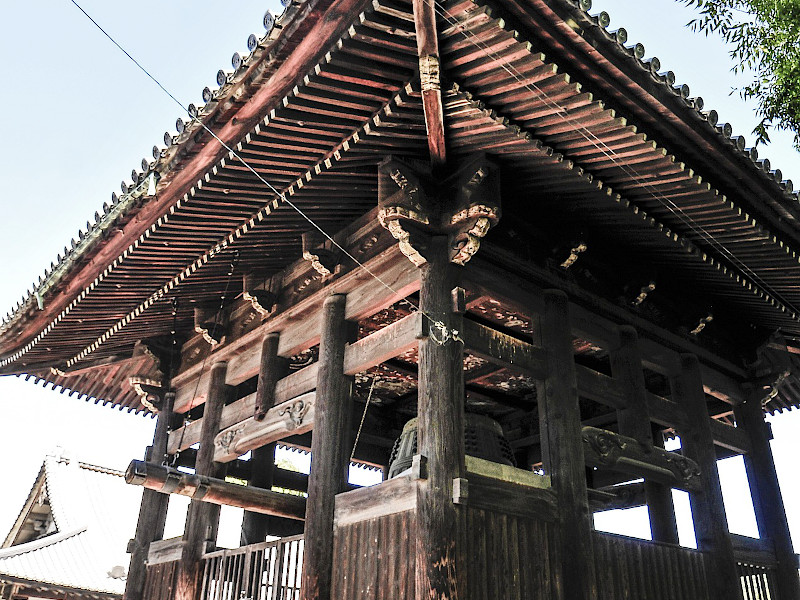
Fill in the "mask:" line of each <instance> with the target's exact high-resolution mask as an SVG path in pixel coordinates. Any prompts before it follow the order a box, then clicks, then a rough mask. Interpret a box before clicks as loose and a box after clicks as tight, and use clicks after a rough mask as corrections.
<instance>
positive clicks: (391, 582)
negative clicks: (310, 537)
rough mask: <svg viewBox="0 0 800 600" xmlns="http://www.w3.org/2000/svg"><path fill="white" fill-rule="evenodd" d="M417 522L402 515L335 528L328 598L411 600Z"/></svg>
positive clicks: (407, 513) (412, 513)
mask: <svg viewBox="0 0 800 600" xmlns="http://www.w3.org/2000/svg"><path fill="white" fill-rule="evenodd" d="M416 541H417V519H416V514H415V511H410V510H407V511H403V512H399V513H394V514H390V515H384V516H381V517H374V518H371V519H366V520H364V521H358V522H355V523H348V524H346V525H342V526H339V527H337V528H336V531H335V534H334V541H333V555H334V556H335V557H337V560H336V561H335V562H334V566H333V582H332V586H331V590H332V593H331V596H332V597H333V598H338V599H341V600H402V599H405V598H413V597H414V585H415V584H414V579H415V573H416V554H415V553H416Z"/></svg>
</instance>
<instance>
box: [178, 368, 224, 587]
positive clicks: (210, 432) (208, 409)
mask: <svg viewBox="0 0 800 600" xmlns="http://www.w3.org/2000/svg"><path fill="white" fill-rule="evenodd" d="M226 370H227V363H224V362H218V363H215V364H214V365H213V366H212V367H211V370H210V372H209V383H208V394H207V395H206V403H205V407H204V408H203V425H202V428H201V430H200V447H199V448H198V450H197V458H196V459H195V466H194V470H195V473H196V474H198V475H207V476H209V477H224V473H225V465H221V464H219V463H215V462H214V436H216V435H217V433H219V425H220V419H221V417H222V409H223V407H224V406H225V400H226V397H227V393H228V386H227V385H225V372H226ZM219 509H220V507H219V506H217V505H215V504H207V503H204V502H200V501H199V500H192V502H191V504H190V505H189V510H188V512H187V514H186V528H185V529H184V532H183V554H182V555H181V560H180V563H179V564H178V577H177V582H176V584H175V598H176V599H177V600H195V598H196V597H197V595H198V594H199V591H200V576H201V573H202V569H201V562H202V556H203V551H204V550H205V547H206V542H207V541H209V540H212V541H213V540H215V539H216V530H217V526H218V524H219Z"/></svg>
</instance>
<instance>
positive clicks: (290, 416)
mask: <svg viewBox="0 0 800 600" xmlns="http://www.w3.org/2000/svg"><path fill="white" fill-rule="evenodd" d="M309 408H311V405H310V404H309V403H308V402H306V401H305V400H298V401H297V402H292V404H290V405H289V406H287V407H286V408H283V409H281V411H280V412H279V413H278V415H279V416H281V417H286V420H285V421H286V428H287V429H288V430H289V431H292V430H294V429H297V428H298V427H300V426H301V425H302V424H303V419H304V418H305V416H306V413H307V412H308V410H309Z"/></svg>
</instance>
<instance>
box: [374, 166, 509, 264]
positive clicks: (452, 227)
mask: <svg viewBox="0 0 800 600" xmlns="http://www.w3.org/2000/svg"><path fill="white" fill-rule="evenodd" d="M423 181H424V182H425V184H424V185H423ZM499 182H500V178H499V176H498V174H497V167H496V166H495V165H493V164H492V163H491V162H489V161H488V160H487V159H486V158H485V157H482V156H481V157H478V158H477V159H475V160H473V161H472V162H469V163H468V164H467V165H466V166H465V167H464V168H462V169H461V170H460V171H458V172H456V173H455V174H453V175H452V176H451V177H449V178H446V179H444V180H443V181H441V182H439V181H434V180H433V178H432V176H431V175H430V174H427V173H426V174H424V175H419V174H417V173H416V172H415V171H414V170H413V169H412V168H411V167H410V166H409V165H406V164H404V163H402V162H400V161H398V160H396V159H392V158H390V159H388V160H387V161H385V162H384V163H383V164H382V165H381V168H380V177H379V200H378V206H379V210H378V220H379V221H380V223H381V225H383V227H385V228H386V229H387V230H388V231H389V232H390V233H391V234H392V236H393V237H394V238H395V239H396V240H397V241H398V242H399V248H400V251H401V252H402V253H403V254H404V255H405V256H407V257H408V259H409V260H410V261H411V262H412V263H413V264H414V265H415V266H418V267H419V266H421V265H423V264H425V262H427V259H426V258H425V252H426V250H427V244H426V240H427V238H428V236H431V235H448V236H449V238H450V248H451V251H450V260H451V261H452V262H454V263H456V264H459V265H464V264H466V263H467V262H468V261H469V260H470V258H472V256H474V255H475V253H476V252H477V251H478V249H479V248H480V243H481V239H482V238H483V237H484V236H485V235H486V234H487V233H488V231H489V229H491V227H493V226H494V225H495V224H497V222H498V220H499V219H500V204H499V203H500V188H499Z"/></svg>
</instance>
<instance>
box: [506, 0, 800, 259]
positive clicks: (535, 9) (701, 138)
mask: <svg viewBox="0 0 800 600" xmlns="http://www.w3.org/2000/svg"><path fill="white" fill-rule="evenodd" d="M497 4H498V5H501V6H502V7H503V8H504V9H506V10H508V11H509V14H510V15H513V17H512V19H517V20H519V25H520V26H521V27H523V28H524V29H525V30H526V31H527V32H530V34H531V36H532V38H535V39H538V40H540V42H541V44H542V48H543V49H545V52H546V53H547V54H548V55H550V56H552V57H553V58H554V59H555V60H556V62H558V63H560V64H563V65H564V66H565V68H567V70H569V71H570V72H571V73H573V74H574V75H576V76H578V77H579V78H580V79H581V81H583V82H584V83H585V84H586V86H587V88H588V87H590V86H591V88H592V89H594V90H595V91H596V92H597V93H598V95H601V96H602V97H603V98H604V99H606V100H607V102H608V103H609V104H612V103H613V106H615V107H617V108H618V109H619V110H620V112H622V113H624V114H626V115H627V116H628V117H629V119H630V120H631V122H634V123H636V124H637V125H639V126H640V128H641V129H643V130H646V131H649V132H650V133H651V135H652V137H655V138H657V139H658V140H659V142H660V143H662V144H664V145H667V146H668V147H671V148H673V149H674V151H675V152H676V153H677V154H679V155H680V157H681V160H683V161H684V162H686V163H687V164H690V165H692V167H693V168H695V169H696V170H697V171H700V172H703V173H704V175H705V176H706V178H707V179H708V180H709V181H713V183H714V185H715V187H718V188H720V189H721V190H723V191H724V192H725V193H726V194H728V195H729V196H731V197H732V198H736V199H737V201H738V202H740V203H741V204H742V205H743V206H744V207H745V208H746V210H748V211H751V212H753V214H755V215H758V216H759V217H760V218H761V219H763V220H764V222H765V223H767V224H769V226H770V228H771V229H772V230H773V231H775V232H776V233H780V234H781V235H783V236H785V237H786V238H787V241H789V240H790V241H791V242H792V243H793V244H794V246H795V248H800V230H799V229H798V228H797V224H798V222H800V203H798V198H797V194H796V193H792V190H791V189H789V188H787V187H786V185H785V183H784V182H782V181H780V180H778V179H776V173H777V172H778V171H776V170H774V167H773V170H772V171H769V170H765V168H764V167H765V164H768V163H764V162H763V161H758V162H754V161H753V160H752V159H751V158H750V154H749V152H748V151H747V149H740V148H739V147H738V146H737V142H738V139H737V137H738V136H733V137H730V136H727V135H725V133H724V132H723V131H722V128H720V127H714V126H713V125H711V124H710V123H709V121H708V119H707V117H706V114H705V113H703V112H701V111H700V110H698V109H697V108H695V105H694V103H693V101H692V100H691V99H689V98H684V97H682V96H681V94H680V92H679V89H680V86H679V85H676V86H673V85H670V84H669V83H668V82H667V81H665V77H664V76H663V75H658V74H653V73H651V71H650V69H649V67H648V65H647V64H646V63H645V62H643V61H642V60H640V59H639V58H637V57H636V56H635V55H634V52H633V46H632V45H629V46H625V45H623V44H621V43H619V42H618V41H617V39H616V38H615V36H614V35H613V34H612V33H610V32H608V31H607V30H606V29H605V28H603V27H602V26H601V25H600V24H598V19H597V18H596V17H592V16H590V15H589V14H588V13H587V12H585V11H583V10H581V9H580V8H579V7H578V6H576V5H577V4H578V3H577V2H572V1H570V0H502V1H501V2H498V3H497ZM612 16H613V15H612ZM622 25H624V23H622ZM667 63H668V57H667V59H666V60H665V61H664V62H662V65H663V66H662V69H663V70H662V73H665V72H666V70H667V69H668V68H669V67H668V64H667ZM678 83H679V82H678ZM710 108H713V107H706V110H708V109H710ZM687 142H688V143H687ZM721 173H724V174H725V175H726V178H723V179H718V180H715V177H718V176H719V174H721Z"/></svg>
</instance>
